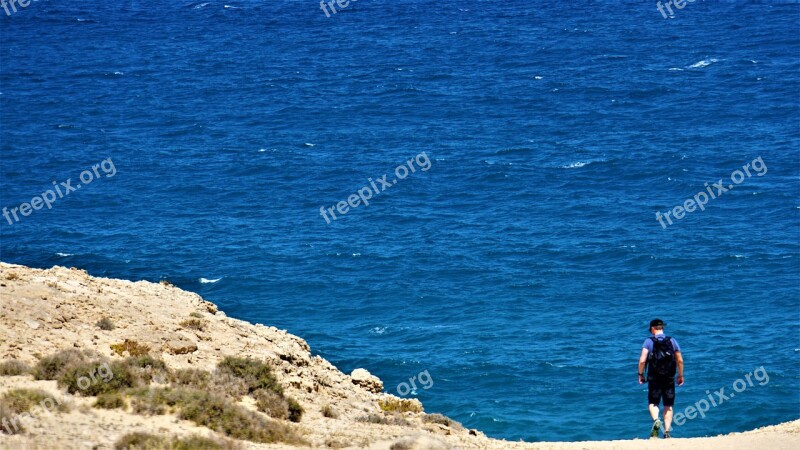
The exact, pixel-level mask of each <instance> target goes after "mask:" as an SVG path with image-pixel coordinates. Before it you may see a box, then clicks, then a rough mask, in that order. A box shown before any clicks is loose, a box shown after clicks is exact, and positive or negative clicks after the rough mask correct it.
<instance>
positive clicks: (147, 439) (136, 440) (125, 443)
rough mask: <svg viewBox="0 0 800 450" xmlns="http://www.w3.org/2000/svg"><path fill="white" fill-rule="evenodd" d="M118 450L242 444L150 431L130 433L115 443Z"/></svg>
mask: <svg viewBox="0 0 800 450" xmlns="http://www.w3.org/2000/svg"><path fill="white" fill-rule="evenodd" d="M114 448H115V449H116V450H239V449H241V446H240V445H239V444H237V443H235V442H232V441H220V440H217V439H211V438H207V437H203V436H197V435H192V436H188V437H183V438H177V437H175V438H172V440H169V439H167V438H166V437H161V436H156V435H153V434H148V433H129V434H126V435H125V436H123V437H122V438H120V439H119V440H118V441H117V442H116V444H114Z"/></svg>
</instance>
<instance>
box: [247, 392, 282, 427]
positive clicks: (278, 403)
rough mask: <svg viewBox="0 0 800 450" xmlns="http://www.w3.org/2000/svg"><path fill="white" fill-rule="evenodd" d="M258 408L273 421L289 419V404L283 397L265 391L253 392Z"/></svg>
mask: <svg viewBox="0 0 800 450" xmlns="http://www.w3.org/2000/svg"><path fill="white" fill-rule="evenodd" d="M253 398H254V399H255V400H256V407H257V408H258V410H259V411H261V412H263V413H265V414H266V415H268V416H270V417H272V418H273V419H281V420H286V419H288V418H289V402H287V401H286V399H285V398H283V396H282V395H280V394H276V393H275V392H272V391H268V390H265V389H259V390H257V391H255V392H253Z"/></svg>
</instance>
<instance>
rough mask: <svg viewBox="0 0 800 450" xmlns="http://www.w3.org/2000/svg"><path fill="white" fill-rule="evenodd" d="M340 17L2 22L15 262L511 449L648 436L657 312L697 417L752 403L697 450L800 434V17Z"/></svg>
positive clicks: (689, 13)
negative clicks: (243, 332) (643, 370)
mask: <svg viewBox="0 0 800 450" xmlns="http://www.w3.org/2000/svg"><path fill="white" fill-rule="evenodd" d="M331 3H332V5H331V4H326V3H323V4H322V5H320V4H319V3H318V2H316V1H315V0H308V1H305V0H304V1H299V0H281V1H256V0H224V1H220V0H208V1H202V0H200V1H196V2H189V1H177V2H157V1H132V0H119V1H113V2H100V1H91V2H90V1H81V0H71V1H57V0H49V1H45V0H39V1H36V0H33V1H31V2H30V3H29V4H28V6H25V7H22V6H21V5H20V4H19V3H16V6H15V8H16V11H14V10H13V8H11V7H10V6H9V14H6V12H5V11H4V10H2V9H0V33H1V37H2V45H0V177H2V183H1V184H0V207H3V208H5V209H4V215H3V217H0V233H1V234H0V259H2V260H3V261H5V262H10V263H18V264H25V265H29V266H33V267H50V266H53V265H62V266H68V267H71V266H74V267H79V268H83V269H86V270H88V272H89V273H90V274H92V275H95V276H103V277H112V278H124V279H131V280H151V281H158V280H163V279H166V280H169V281H171V282H172V283H174V284H176V285H177V286H179V287H181V288H183V289H186V290H190V291H194V292H197V293H199V294H200V295H202V296H203V297H205V298H206V299H208V300H210V301H212V302H215V303H217V304H218V305H219V306H220V308H221V309H223V310H224V311H225V312H226V313H227V314H228V315H229V316H232V317H236V318H239V319H244V320H247V321H250V322H255V323H263V324H267V325H273V326H276V327H279V328H284V329H287V330H289V332H291V333H293V334H296V335H299V336H301V337H302V338H304V339H306V340H307V341H308V343H309V344H310V346H311V348H312V352H313V353H315V354H319V355H321V356H323V357H324V358H326V359H328V360H330V361H331V362H332V363H333V364H335V365H336V366H337V367H339V368H340V369H341V370H342V371H344V372H347V373H349V372H350V371H352V370H353V369H355V368H359V367H362V368H366V369H368V370H369V371H370V372H371V373H373V374H375V375H377V376H378V377H380V378H381V379H382V380H383V381H384V383H385V390H386V391H387V392H392V393H394V394H396V395H405V396H408V397H417V398H419V399H420V400H421V401H422V402H423V403H424V405H425V407H426V411H427V412H438V413H442V414H445V415H447V416H450V417H452V418H453V419H455V420H458V421H460V422H462V423H463V424H464V425H465V426H467V427H469V428H477V429H479V430H481V431H484V432H485V433H486V434H487V435H489V436H492V437H497V438H506V439H510V440H520V439H521V440H525V441H569V440H589V439H591V440H597V439H628V438H636V437H646V436H647V434H648V432H649V430H650V425H651V423H652V422H651V419H650V417H649V415H648V413H647V395H646V394H647V388H646V386H644V385H639V384H638V382H637V378H636V375H635V372H634V371H635V370H636V369H637V361H638V357H639V353H640V350H641V348H642V342H643V341H644V340H645V339H646V338H647V336H648V324H649V322H650V320H651V319H654V318H661V319H663V320H664V321H666V322H667V328H666V329H667V334H668V335H670V336H673V337H675V339H676V340H677V341H678V342H679V344H680V346H681V350H682V353H683V355H684V359H685V361H686V369H685V376H686V383H685V385H684V386H682V387H679V388H678V390H677V401H676V411H685V408H686V407H689V406H692V405H695V404H697V402H699V401H701V400H703V399H708V398H709V395H710V394H713V393H714V392H716V391H718V390H720V389H721V388H724V389H725V391H724V392H725V393H726V395H729V394H730V393H734V392H735V393H736V396H735V397H733V396H730V397H731V398H729V399H728V400H726V401H724V402H723V403H719V404H717V405H716V406H713V407H710V408H709V409H708V411H707V412H704V415H703V416H702V417H701V416H699V415H698V416H697V417H694V418H687V420H686V421H685V423H683V424H682V425H680V426H677V425H676V426H675V428H674V431H673V436H674V437H692V436H705V435H716V434H719V433H726V432H733V431H744V430H749V429H753V428H756V427H759V426H764V425H771V424H777V423H780V422H784V421H788V420H794V419H798V418H799V417H800V342H799V341H798V334H797V327H798V326H800V5H798V3H797V2H795V1H749V2H746V1H728V2H717V1H702V0H698V1H695V2H691V3H688V2H686V3H684V7H683V8H678V7H677V6H676V5H677V4H678V3H679V2H677V1H676V2H675V3H674V4H671V11H672V14H671V15H670V14H669V11H667V10H666V9H665V11H666V12H665V13H664V14H662V13H661V12H660V10H659V9H658V7H657V5H656V3H657V2H655V1H606V2H589V1H569V2H561V1H553V2H531V1H521V0H508V1H485V0H474V1H435V0H393V1H387V0H358V1H356V0H351V1H350V2H341V3H342V4H345V3H346V6H344V7H342V6H340V5H337V4H336V2H331ZM664 3H666V2H661V4H662V6H663V5H664ZM6 4H7V3H6ZM323 6H324V8H323ZM332 8H335V10H336V12H335V13H334V12H333V11H332V10H331V9H332ZM326 11H327V12H326ZM401 166H402V168H400V167H401ZM412 168H413V170H412ZM112 169H113V170H112ZM384 175H385V176H386V177H384ZM373 183H374V185H373ZM384 183H385V184H384ZM78 185H80V188H78V187H77V186H78ZM68 186H69V187H68ZM47 191H50V192H52V193H53V194H52V195H50V194H48V193H47ZM701 194H702V195H701ZM34 197H38V198H39V200H38V201H34V200H33V199H34ZM50 197H54V198H50ZM366 202H368V203H369V204H368V205H367V204H366ZM26 204H27V205H28V206H27V207H26V206H25V205H26ZM354 205H355V206H354ZM37 206H38V208H37ZM15 208H16V209H15ZM26 213H27V214H26ZM667 213H669V214H667ZM6 214H8V216H6ZM334 215H335V218H334ZM426 371H427V374H429V375H430V380H431V383H428V384H425V385H423V384H421V383H420V382H419V381H417V382H416V383H415V385H416V389H413V388H411V389H408V388H409V387H411V383H409V380H412V381H413V380H415V377H416V380H419V374H420V373H425V372H426ZM755 371H758V374H761V375H759V378H756V377H755V375H753V374H754V373H756V372H755ZM763 374H766V375H767V376H768V381H766V377H764V376H763ZM747 375H750V382H749V383H748V382H747V381H746V380H745V377H746V376H747ZM738 380H745V381H743V383H745V388H744V389H741V387H742V384H741V383H738ZM765 381H766V382H765ZM404 383H405V384H404ZM739 389H741V391H740V390H739ZM714 398H716V397H714Z"/></svg>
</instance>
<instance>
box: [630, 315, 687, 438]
mask: <svg viewBox="0 0 800 450" xmlns="http://www.w3.org/2000/svg"><path fill="white" fill-rule="evenodd" d="M664 326H666V324H665V323H664V321H663V320H661V319H653V320H652V321H650V334H652V336H651V337H649V338H647V339H646V340H645V341H644V344H643V345H642V355H641V356H640V357H639V384H643V383H644V382H645V380H647V402H648V403H649V405H648V409H649V410H650V417H652V418H653V428H652V429H651V430H650V437H651V438H657V437H658V432H659V430H660V429H661V420H659V418H658V404H659V403H663V405H664V438H669V437H670V436H669V432H670V429H671V426H672V405H674V404H675V372H676V370H677V373H678V386H683V382H684V380H683V356H681V347H680V346H679V345H678V341H676V340H675V339H673V338H671V337H669V336H667V335H665V334H664ZM645 364H647V374H646V375H645V372H644V369H645Z"/></svg>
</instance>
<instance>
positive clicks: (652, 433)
mask: <svg viewBox="0 0 800 450" xmlns="http://www.w3.org/2000/svg"><path fill="white" fill-rule="evenodd" d="M660 429H661V419H656V420H655V421H653V428H652V429H651V430H650V438H657V437H658V431H659V430H660Z"/></svg>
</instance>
